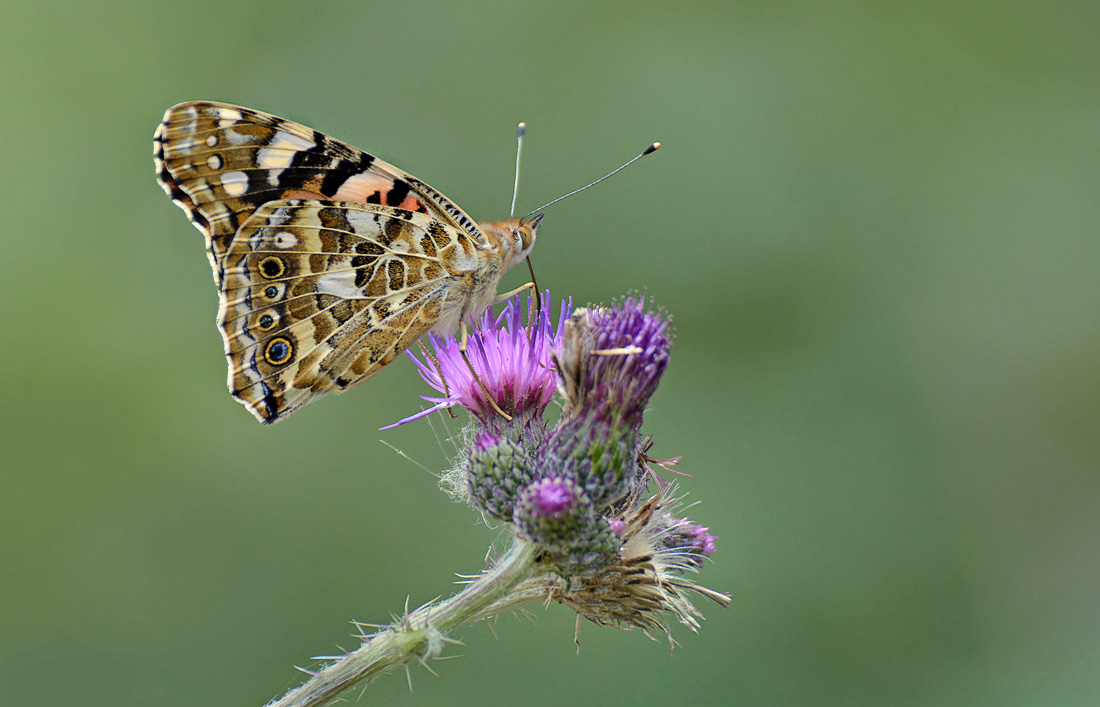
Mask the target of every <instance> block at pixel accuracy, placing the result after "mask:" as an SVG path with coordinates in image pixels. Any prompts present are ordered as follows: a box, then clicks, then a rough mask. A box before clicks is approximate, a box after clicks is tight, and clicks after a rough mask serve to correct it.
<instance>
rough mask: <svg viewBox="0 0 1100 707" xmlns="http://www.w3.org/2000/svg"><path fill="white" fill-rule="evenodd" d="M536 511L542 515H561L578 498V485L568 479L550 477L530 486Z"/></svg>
mask: <svg viewBox="0 0 1100 707" xmlns="http://www.w3.org/2000/svg"><path fill="white" fill-rule="evenodd" d="M530 494H531V503H532V506H533V508H534V511H535V512H536V513H538V514H539V515H541V516H544V517H545V516H557V517H560V516H561V514H562V512H564V511H566V510H568V509H569V507H570V506H572V505H573V503H574V502H576V500H577V486H576V484H574V483H573V482H571V481H569V480H567V479H558V478H554V477H549V478H545V479H540V480H539V481H536V482H535V483H534V484H532V485H531V487H530Z"/></svg>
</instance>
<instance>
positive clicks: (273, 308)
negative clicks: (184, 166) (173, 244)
mask: <svg viewBox="0 0 1100 707" xmlns="http://www.w3.org/2000/svg"><path fill="white" fill-rule="evenodd" d="M223 260H224V264H225V266H224V281H223V283H222V288H221V307H220V309H219V314H218V326H219V328H220V329H221V332H222V336H223V338H224V339H225V344H226V356H227V357H228V359H229V388H230V391H231V392H232V393H233V395H234V396H235V397H237V399H238V400H240V401H241V402H242V403H244V404H245V406H247V407H248V408H249V410H250V411H252V413H253V414H254V415H256V417H257V418H258V419H260V420H261V421H263V422H274V421H276V420H278V419H280V418H282V417H284V416H285V415H287V414H289V413H290V412H292V411H293V410H295V409H296V408H298V407H300V406H302V405H304V404H305V403H307V402H309V401H310V400H311V399H313V398H315V397H317V396H320V395H323V394H325V393H328V392H335V391H342V390H346V389H347V388H350V387H352V386H355V385H357V384H359V383H361V382H363V381H365V380H366V379H367V378H369V377H371V376H372V375H374V374H375V373H377V372H378V371H379V370H381V369H382V367H384V366H385V365H386V364H388V363H389V362H390V361H392V360H393V359H394V358H395V357H396V356H397V355H398V354H400V353H401V352H402V351H404V350H405V349H406V348H408V347H409V346H411V345H412V344H414V343H415V342H416V340H417V339H419V338H420V337H421V336H423V335H424V334H425V333H426V332H427V331H428V330H429V329H431V328H432V327H433V325H434V324H435V323H436V322H437V321H438V319H439V317H440V313H441V310H442V309H443V308H445V307H447V306H449V305H448V301H449V300H450V299H456V298H457V299H461V297H462V296H463V288H462V283H461V280H462V278H463V277H464V276H465V275H466V274H467V273H469V272H470V271H471V270H473V269H474V268H475V267H476V266H477V264H478V261H477V253H476V245H475V243H474V242H473V240H472V239H471V238H469V237H468V236H467V235H466V234H464V233H459V232H456V231H454V229H453V228H451V227H449V226H448V225H447V224H444V223H443V222H441V221H439V220H438V219H435V218H433V217H431V216H428V215H426V214H421V213H416V212H411V211H406V210H403V209H395V208H391V207H385V206H377V205H373V204H360V203H348V202H334V201H321V200H287V201H275V202H270V203H267V204H264V205H263V206H261V207H260V208H258V209H257V210H256V211H255V212H254V213H253V214H252V215H251V216H250V217H249V218H248V220H247V221H246V222H245V223H244V224H243V225H242V226H241V227H240V229H239V231H238V232H237V234H236V237H235V238H234V239H233V242H232V244H231V245H230V247H229V249H228V251H226V253H225V256H224V258H223Z"/></svg>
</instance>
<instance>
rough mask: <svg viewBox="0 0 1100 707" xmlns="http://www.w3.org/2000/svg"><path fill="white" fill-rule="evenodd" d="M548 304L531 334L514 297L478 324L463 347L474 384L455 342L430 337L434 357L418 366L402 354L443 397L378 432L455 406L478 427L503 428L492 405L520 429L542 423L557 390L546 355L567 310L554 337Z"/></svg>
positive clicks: (563, 306) (417, 361) (555, 343)
mask: <svg viewBox="0 0 1100 707" xmlns="http://www.w3.org/2000/svg"><path fill="white" fill-rule="evenodd" d="M551 301H552V300H551V299H550V293H549V292H546V293H545V294H544V295H543V308H542V309H541V310H540V311H539V312H538V314H537V315H536V317H535V321H534V322H532V325H531V328H530V329H528V328H527V327H525V326H524V325H523V311H522V307H521V304H520V298H519V296H518V295H517V296H516V297H515V298H513V299H510V300H508V301H507V302H506V303H505V305H504V308H503V309H502V310H501V312H500V314H499V315H498V316H497V317H495V318H494V317H493V314H492V312H491V311H489V310H486V311H485V312H484V313H483V314H482V315H481V317H480V318H478V320H477V321H476V325H475V326H474V327H473V329H472V331H471V332H470V335H469V338H468V341H467V344H466V355H467V356H468V357H469V359H470V364H471V365H472V366H473V369H474V372H476V375H477V377H476V378H475V377H474V374H473V373H471V372H470V366H467V365H466V362H465V361H464V360H463V359H462V353H461V352H460V351H459V341H458V339H456V338H453V337H438V336H436V335H435V334H430V335H429V337H428V343H429V344H430V345H431V348H432V349H433V353H432V354H431V356H430V357H427V358H425V360H423V361H421V360H420V359H419V358H417V356H416V355H415V354H414V353H413V352H412V351H406V354H407V355H408V356H409V358H411V359H412V360H413V362H414V363H415V364H416V367H417V370H418V372H419V373H420V377H421V378H422V379H424V382H425V383H427V384H428V385H430V386H431V387H433V388H435V389H436V390H437V391H439V392H440V393H443V396H442V397H433V396H428V395H422V396H420V397H421V398H423V399H424V400H427V401H428V402H431V403H434V405H432V407H430V408H428V409H427V410H422V411H421V412H418V413H416V414H415V415H410V416H409V417H406V418H404V419H403V420H400V421H398V422H395V423H394V424H392V425H387V426H386V427H383V428H382V429H384V430H388V429H390V428H392V427H397V426H398V425H403V424H405V423H407V422H412V421H413V420H419V419H420V418H422V417H425V416H427V415H430V414H431V413H433V412H435V411H436V410H444V409H447V408H451V407H454V406H455V405H461V406H463V407H465V408H466V409H467V410H469V411H470V412H471V413H473V414H474V416H475V417H477V418H478V420H479V421H480V422H481V423H482V424H483V425H488V424H489V423H490V421H494V422H504V419H503V418H501V417H500V414H499V413H498V412H497V410H496V408H494V406H493V403H496V406H497V407H498V408H500V409H501V410H503V411H504V412H505V413H507V414H508V415H509V416H511V417H513V418H519V421H520V422H521V423H522V424H523V426H525V427H526V426H529V425H530V424H531V422H532V421H533V420H535V419H541V416H542V411H543V410H544V409H546V406H547V405H549V404H550V401H551V400H552V399H553V397H554V392H555V390H556V388H557V379H556V377H555V374H554V365H553V361H552V359H551V352H552V351H553V349H555V348H557V347H558V346H559V345H560V342H561V335H560V331H561V329H562V324H563V322H564V320H565V313H566V312H567V311H568V310H569V309H570V307H571V306H572V305H571V303H570V302H568V301H566V302H563V303H562V304H561V307H560V314H559V317H558V326H557V328H556V331H557V333H555V328H554V327H553V326H551V323H550V306H549V303H550V302H551ZM531 306H532V305H531V298H530V297H528V298H527V311H528V313H530V311H531ZM479 380H480V384H479V382H478V381H479ZM482 385H484V389H483V388H482ZM486 390H487V391H488V392H489V395H491V396H492V401H493V403H491V402H490V401H489V398H488V397H487V396H486V394H485V393H486Z"/></svg>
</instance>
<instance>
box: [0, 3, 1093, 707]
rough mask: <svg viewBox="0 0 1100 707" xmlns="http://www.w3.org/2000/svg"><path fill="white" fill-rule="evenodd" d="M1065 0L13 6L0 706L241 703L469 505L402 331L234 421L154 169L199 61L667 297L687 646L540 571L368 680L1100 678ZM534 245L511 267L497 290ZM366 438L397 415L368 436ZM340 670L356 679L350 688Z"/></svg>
mask: <svg viewBox="0 0 1100 707" xmlns="http://www.w3.org/2000/svg"><path fill="white" fill-rule="evenodd" d="M1098 7H1100V6H1098V5H1097V4H1096V3H1095V2H1078V3H1070V2H1055V3H1022V2H1016V3H1013V2H1007V3H1006V2H979V1H976V0H973V1H969V2H961V3H959V2H936V3H906V4H900V3H882V2H875V1H872V0H863V1H857V0H850V1H846V2H832V3H814V2H792V3H772V2H725V3H719V2H710V3H706V2H681V3H668V2H637V1H635V2H609V3H599V2H530V3H504V2H465V3H455V2H441V1H437V2H359V3H353V2H343V3H314V4H304V3H294V2H271V1H264V2H259V1H254V2H237V3H227V2H206V1H200V2H188V3H159V4H157V3H148V4H141V3H129V4H127V3H109V2H107V3H75V2H71V3H63V2H57V3H38V4H35V5H34V7H33V8H32V7H31V4H30V3H23V4H19V5H18V7H14V6H13V7H9V8H7V9H6V10H5V23H6V24H7V28H6V37H5V40H4V42H3V44H2V45H0V58H2V59H3V62H4V66H5V70H4V75H3V77H2V78H0V81H2V82H3V92H2V95H3V98H4V110H3V111H2V112H0V127H2V131H0V134H2V135H3V142H4V150H3V167H2V168H0V170H2V171H0V175H2V176H0V178H2V179H3V184H2V187H3V194H4V203H5V212H6V213H7V217H6V219H5V221H6V222H5V224H4V227H3V229H2V231H3V235H2V238H3V244H4V245H3V252H4V258H3V263H4V270H5V272H6V275H5V278H4V280H5V282H6V283H7V285H8V286H9V289H10V290H11V292H12V297H11V298H10V299H9V302H8V305H7V306H5V307H3V310H2V314H0V316H2V317H3V320H2V326H3V331H4V332H5V335H4V342H5V346H3V348H2V353H0V357H2V360H0V363H2V365H0V376H2V379H0V389H2V390H3V394H2V400H3V406H2V408H0V435H2V444H3V449H4V454H3V467H4V471H3V476H2V479H3V487H2V488H3V490H2V498H0V513H2V518H0V523H2V524H3V525H2V534H0V547H2V550H0V553H2V554H0V571H2V572H3V581H2V585H0V593H2V601H0V703H3V704H4V705H20V706H21V707H22V706H24V705H69V704H72V705H77V704H79V705H85V706H93V707H95V706H99V705H154V704H155V705H158V706H159V707H170V706H172V705H188V706H192V705H261V704H263V703H264V702H265V701H267V700H268V699H269V698H272V697H274V696H276V695H277V694H281V693H282V692H283V691H284V690H285V689H286V688H289V687H291V686H294V685H296V684H298V683H299V682H300V681H301V679H302V676H301V675H300V674H299V673H297V672H296V671H295V670H294V669H293V667H292V666H293V665H295V664H297V665H309V664H310V659H309V656H312V655H317V654H324V653H331V652H333V651H334V645H335V644H341V645H343V646H352V645H353V641H352V640H351V639H350V638H348V634H349V633H350V631H351V627H350V626H349V624H348V621H349V620H350V619H358V620H361V621H385V620H388V617H389V615H390V614H391V613H393V612H398V611H400V609H401V607H402V605H403V604H404V603H405V597H406V595H407V596H409V597H411V602H412V603H413V604H416V603H420V602H423V601H426V600H429V599H431V598H433V597H435V596H437V595H439V594H441V593H448V592H451V591H453V585H452V584H451V583H452V581H453V580H454V575H453V573H454V572H471V571H476V570H477V569H479V568H480V567H481V566H482V558H483V554H484V552H485V548H486V546H487V545H488V543H489V542H490V541H491V540H493V539H494V538H496V537H497V535H496V531H493V530H490V529H487V528H486V527H485V526H484V525H482V524H480V523H479V522H478V519H477V518H476V517H475V514H473V513H472V512H470V511H469V510H468V509H466V508H464V507H461V506H458V505H455V504H453V503H451V502H450V501H449V500H447V499H446V498H444V497H443V496H442V495H441V494H440V492H439V491H438V490H437V489H436V488H435V479H434V478H433V477H432V475H431V474H429V473H428V472H427V471H425V470H424V469H422V468H420V466H419V465H423V466H425V467H427V468H428V469H430V470H439V469H442V468H443V467H444V466H445V465H446V464H447V456H448V455H450V454H453V450H454V448H453V446H452V445H451V444H450V443H449V442H448V441H447V438H446V430H444V429H443V428H442V427H440V425H439V423H438V421H437V422H436V423H435V424H434V429H433V427H430V426H429V425H428V424H425V423H420V424H415V425H410V426H408V427H404V428H401V429H398V430H395V431H390V432H386V433H379V432H378V431H377V428H378V427H380V426H381V425H384V424H386V423H389V422H391V421H394V420H396V419H398V418H400V417H403V416H405V415H408V414H410V413H411V412H413V411H415V410H416V409H418V399H417V397H416V396H417V395H418V394H421V393H425V392H428V391H426V390H425V388H424V386H423V385H422V384H421V383H420V382H419V380H418V379H417V378H416V376H415V374H414V373H413V371H412V367H411V366H410V365H408V363H407V362H401V363H399V364H398V365H395V366H393V367H392V369H391V370H388V371H386V372H385V373H384V374H383V375H381V376H379V377H378V378H377V379H375V380H374V381H372V382H371V383H370V384H369V385H367V386H364V387H362V388H359V389H357V390H355V391H353V392H352V393H350V394H348V395H345V396H340V397H335V398H330V399H325V400H323V401H321V402H320V403H318V404H315V405H311V406H309V407H308V408H306V409H305V410H303V411H302V412H300V413H299V414H297V415H295V416H293V417H292V418H290V419H289V420H287V421H286V422H283V423H281V424H279V425H278V426H276V427H274V428H263V427H261V426H260V425H258V424H257V423H256V422H255V420H253V419H252V417H251V416H250V415H249V414H248V413H247V412H246V411H245V410H244V409H243V408H242V407H241V406H240V405H238V404H237V403H235V402H234V401H233V400H232V399H231V398H230V397H229V395H228V394H227V393H226V391H225V387H224V382H223V381H224V378H225V368H224V360H223V357H222V353H221V341H220V339H219V337H218V334H217V331H216V330H215V327H214V323H213V318H214V313H215V309H216V296H215V292H214V288H213V285H212V283H211V278H210V273H209V270H208V266H207V262H206V258H205V256H204V254H203V246H202V239H201V237H200V236H199V234H198V233H197V232H196V231H195V230H194V229H193V228H192V227H191V226H190V225H189V224H188V223H187V221H186V219H185V218H184V215H183V214H182V212H180V211H179V209H177V208H176V207H175V206H173V205H172V204H171V203H170V202H169V201H168V199H166V198H165V196H164V194H163V193H162V192H161V190H160V188H159V187H158V186H157V185H156V183H155V181H154V178H153V163H152V154H151V150H152V134H153V130H154V128H155V127H156V125H157V123H158V122H159V121H160V119H161V115H162V113H163V111H164V109H165V108H167V107H168V106H169V105H172V104H174V103H177V102H179V101H183V100H190V99H199V98H205V99H215V100H222V101H229V102H235V103H241V104H244V105H248V106H252V107H256V108H260V109H262V110H266V111H270V112H273V113H276V114H279V115H283V116H286V117H289V118H293V119H296V120H299V121H302V122H305V123H307V124H309V125H311V126H313V127H316V128H318V129H321V130H323V131H325V132H328V133H330V134H332V135H335V136H337V137H340V138H343V139H345V140H347V141H349V142H351V143H352V144H354V145H357V146H359V147H362V148H364V149H367V150H369V151H371V152H375V153H377V154H379V155H380V156H382V157H384V158H386V159H388V160H391V161H393V162H396V163H397V164H399V165H401V166H402V167H404V168H406V169H408V170H409V171H410V172H412V173H413V174H416V175H417V176H419V177H421V178H423V179H425V180H426V181H428V182H429V183H430V184H432V185H434V186H436V187H437V188H439V189H440V190H442V191H443V192H444V193H446V194H447V195H449V196H450V197H452V198H453V199H455V200H456V201H457V202H458V203H459V204H461V205H463V206H464V207H465V209H466V210H467V211H468V212H469V213H470V214H471V215H473V216H474V217H475V218H479V219H492V218H499V217H502V216H504V215H506V213H507V207H508V201H509V198H510V195H511V182H512V160H513V150H514V144H513V130H514V127H515V123H516V122H517V121H519V120H526V121H528V123H529V126H530V127H529V132H528V137H529V141H528V144H527V146H526V151H525V165H526V169H525V174H524V183H523V184H522V189H521V195H520V208H521V209H523V208H532V207H534V206H537V205H538V204H540V203H542V202H544V201H548V200H549V199H551V198H553V197H555V196H558V195H560V194H562V193H564V192H565V191H567V190H569V189H571V188H573V187H576V186H578V185H579V184H581V183H583V182H584V181H585V180H587V179H590V178H592V177H595V176H598V175H599V174H601V173H602V171H603V170H606V169H608V168H610V167H612V166H614V165H616V164H617V163H618V162H619V161H621V160H623V159H625V158H627V157H628V156H630V155H632V154H633V153H634V152H635V151H636V150H638V149H641V148H642V147H643V146H644V145H646V144H647V143H648V142H649V141H651V140H654V139H659V140H662V141H663V142H664V143H665V147H664V149H662V150H661V151H660V152H659V153H657V154H656V155H654V156H653V157H650V158H647V160H646V161H644V162H642V163H641V164H640V165H638V166H636V167H634V168H632V169H631V170H630V171H628V172H627V173H625V174H623V175H621V176H619V177H617V178H616V179H614V180H612V181H611V182H609V183H607V184H605V185H601V186H600V187H599V188H598V189H596V190H593V191H590V192H588V193H586V194H584V195H581V196H578V197H576V198H574V199H571V200H570V201H567V202H565V203H563V204H561V205H559V206H556V207H555V208H554V209H552V210H551V211H550V213H549V214H548V216H547V218H546V221H545V222H544V224H543V228H542V231H541V240H540V243H539V246H538V248H537V250H536V253H535V263H536V266H537V271H538V274H539V278H540V282H541V283H542V284H544V285H546V286H549V287H550V288H552V289H553V291H554V292H555V293H556V294H561V295H564V294H570V295H572V296H573V297H574V298H576V299H577V300H580V301H582V302H583V301H601V300H602V301H606V300H608V299H610V298H612V297H615V296H617V295H621V294H622V293H624V292H626V291H627V290H629V289H632V288H633V289H645V290H646V291H647V292H648V293H649V294H650V295H651V296H652V297H653V299H654V300H655V301H656V302H657V303H658V304H660V305H662V306H664V307H665V308H667V309H668V310H669V311H671V312H672V313H673V315H674V317H675V321H676V328H677V341H676V345H675V347H674V349H673V363H672V366H671V368H670V370H669V372H668V374H667V376H666V377H665V381H664V383H663V386H662V388H661V390H660V391H659V392H658V394H657V396H656V398H655V399H654V402H653V406H652V410H651V412H650V413H649V415H648V417H647V431H648V432H649V433H650V434H653V435H654V436H655V438H656V440H657V446H656V448H655V450H654V453H655V454H657V455H658V456H673V455H679V454H682V455H683V456H684V460H683V463H682V465H681V469H682V470H684V471H686V472H688V473H690V474H692V475H693V476H692V478H690V479H685V480H684V481H683V488H684V490H686V491H689V492H690V500H696V501H699V502H700V503H699V505H697V506H695V507H694V508H693V509H692V510H691V512H690V513H691V515H692V517H693V518H694V519H695V520H696V521H698V522H700V523H702V524H705V525H708V526H710V527H711V528H712V530H713V532H715V533H716V534H718V535H719V536H720V537H721V540H720V545H719V552H718V553H717V554H716V555H715V557H714V559H715V561H714V562H713V563H711V564H710V565H709V566H708V567H707V568H706V570H705V571H704V573H703V574H702V575H701V577H700V581H702V582H703V583H704V584H707V585H708V586H711V587H715V588H719V589H725V590H728V591H730V592H732V594H733V595H734V597H735V601H734V603H733V605H732V607H731V608H730V609H728V610H722V609H719V608H718V607H716V606H713V605H706V606H703V608H704V610H705V611H706V612H707V616H708V620H707V622H706V623H705V625H704V627H703V630H702V632H701V634H699V635H694V634H691V633H690V632H688V631H687V630H684V629H682V627H678V628H677V629H676V630H675V636H676V638H677V639H678V640H679V642H680V643H681V646H680V647H679V648H678V649H677V650H676V651H675V654H674V655H673V656H672V657H669V654H668V650H667V648H666V647H665V646H663V645H660V644H655V643H651V642H650V641H648V640H646V639H645V637H644V636H642V635H641V634H639V633H637V632H630V633H626V632H617V631H613V630H609V629H599V628H597V627H595V626H593V625H585V626H584V627H583V629H582V640H583V644H584V646H583V650H582V651H581V653H580V654H579V656H578V655H576V654H575V650H574V646H573V642H572V638H571V633H572V628H573V616H572V615H571V614H570V613H569V612H568V611H567V610H566V609H565V608H563V607H561V606H557V605H554V606H552V607H550V608H549V609H548V610H546V611H543V610H542V609H541V608H538V607H536V610H535V612H534V613H535V619H536V620H535V623H534V624H532V623H531V622H529V621H527V620H526V619H518V618H512V617H506V618H504V619H503V620H501V621H500V622H499V623H498V625H497V627H496V633H497V634H498V635H499V638H494V636H493V635H492V633H490V631H489V630H488V629H487V628H486V627H485V626H484V625H479V626H474V627H469V628H467V629H466V630H464V631H462V633H461V635H460V636H459V637H460V638H461V639H462V640H463V641H464V642H465V644H466V645H465V646H463V647H459V648H456V650H455V651H454V653H461V654H462V655H463V656H464V657H463V658H461V659H460V660H455V661H450V662H443V663H438V664H436V665H435V666H434V667H435V669H436V670H437V671H438V672H439V673H440V676H441V677H440V678H439V679H437V678H435V677H433V676H431V675H430V674H428V673H427V672H426V671H424V670H422V669H416V670H414V675H413V678H414V687H415V690H414V691H413V692H412V693H410V692H409V689H408V686H407V685H406V683H405V677H404V676H403V675H402V674H400V673H395V674H391V675H388V676H386V677H384V678H382V679H381V680H380V681H379V682H378V683H376V684H375V685H374V686H373V687H371V688H370V690H369V691H368V693H367V694H368V696H367V698H366V700H367V703H374V704H377V703H379V702H382V701H385V702H386V703H392V704H401V705H440V704H447V705H493V704H519V703H523V704H527V705H531V706H533V707H534V706H537V705H561V704H582V705H583V704H628V703H632V704H639V705H651V704H653V705H656V704H660V705H707V704H737V705H1095V704H1098V703H1100V581H1098V580H1100V549H1098V548H1100V512H1098V508H1100V474H1098V469H1100V429H1098V427H1100V425H1098V422H1100V366H1098V363H1100V325H1098V317H1097V313H1098V305H1100V277H1098V275H1097V271H1098V265H1100V239H1098V234H1100V228H1098V227H1100V218H1098V208H1097V203H1098V194H1100V139H1098V126H1100V81H1098V70H1100V43H1097V41H1096V37H1097V30H1098V29H1100V9H1098ZM522 281H523V275H522V274H519V273H515V274H513V275H511V276H510V277H509V279H508V280H506V282H505V285H506V286H515V285H518V284H519V283H521V282H522ZM380 440H386V441H387V442H389V443H390V444H392V445H394V446H396V447H397V448H399V449H400V450H402V451H403V452H404V453H405V454H407V455H408V456H409V457H411V458H412V460H414V461H415V462H416V463H415V464H414V463H412V462H410V461H409V460H407V459H405V458H403V457H401V456H399V455H398V454H396V453H395V452H394V451H392V450H391V449H390V448H388V447H387V446H385V445H383V444H382V443H381V441H380ZM352 697H354V695H352Z"/></svg>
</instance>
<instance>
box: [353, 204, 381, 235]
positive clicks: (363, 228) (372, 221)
mask: <svg viewBox="0 0 1100 707" xmlns="http://www.w3.org/2000/svg"><path fill="white" fill-rule="evenodd" d="M344 213H345V215H347V217H348V223H350V224H351V227H352V229H353V230H354V231H355V232H356V233H358V234H359V235H360V236H363V237H364V238H371V237H373V236H376V235H378V233H379V232H380V231H381V230H382V227H381V225H380V224H379V223H378V214H373V213H371V212H370V211H361V210H360V209H348V210H347V211H346V212H344Z"/></svg>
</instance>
